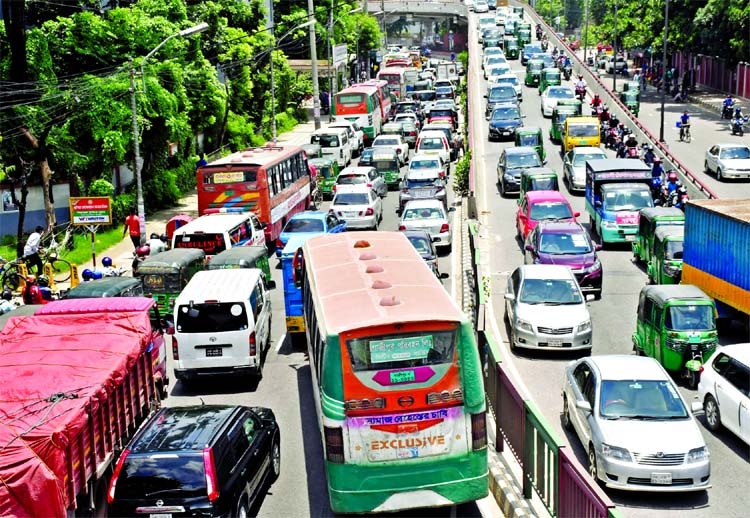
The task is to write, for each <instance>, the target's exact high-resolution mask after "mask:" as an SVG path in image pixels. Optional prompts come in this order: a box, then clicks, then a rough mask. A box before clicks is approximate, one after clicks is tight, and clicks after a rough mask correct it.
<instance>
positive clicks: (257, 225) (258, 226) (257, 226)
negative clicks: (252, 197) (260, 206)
mask: <svg viewBox="0 0 750 518" xmlns="http://www.w3.org/2000/svg"><path fill="white" fill-rule="evenodd" d="M251 220H252V222H253V228H254V229H255V230H263V225H262V224H261V222H260V220H259V219H258V218H256V217H255V216H252V218H251Z"/></svg>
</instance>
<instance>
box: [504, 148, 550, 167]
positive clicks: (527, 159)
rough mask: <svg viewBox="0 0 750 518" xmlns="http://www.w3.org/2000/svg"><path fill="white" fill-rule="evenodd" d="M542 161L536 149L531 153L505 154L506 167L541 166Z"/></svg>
mask: <svg viewBox="0 0 750 518" xmlns="http://www.w3.org/2000/svg"><path fill="white" fill-rule="evenodd" d="M541 166H542V161H541V160H539V155H538V154H537V152H536V151H534V152H532V153H524V154H508V155H507V163H506V168H507V169H520V168H527V167H541Z"/></svg>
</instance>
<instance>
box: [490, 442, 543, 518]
mask: <svg viewBox="0 0 750 518" xmlns="http://www.w3.org/2000/svg"><path fill="white" fill-rule="evenodd" d="M489 468H490V493H492V495H493V497H494V498H495V500H496V501H497V504H498V505H499V506H500V510H501V511H502V512H503V514H504V515H505V516H506V517H508V518H536V516H537V515H536V514H535V513H534V511H533V510H532V509H531V507H530V505H529V503H528V501H527V500H526V499H525V498H523V492H522V490H521V488H520V487H518V485H517V484H516V482H515V480H513V478H512V477H511V476H509V473H510V470H509V469H508V467H507V466H506V465H505V462H504V460H503V459H502V457H501V456H500V453H498V452H494V455H490V456H489Z"/></svg>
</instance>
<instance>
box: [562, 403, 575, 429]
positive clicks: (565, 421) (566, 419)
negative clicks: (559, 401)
mask: <svg viewBox="0 0 750 518" xmlns="http://www.w3.org/2000/svg"><path fill="white" fill-rule="evenodd" d="M562 425H563V428H565V429H566V430H568V431H572V430H573V423H572V422H571V421H570V408H569V405H568V398H567V397H565V396H563V416H562Z"/></svg>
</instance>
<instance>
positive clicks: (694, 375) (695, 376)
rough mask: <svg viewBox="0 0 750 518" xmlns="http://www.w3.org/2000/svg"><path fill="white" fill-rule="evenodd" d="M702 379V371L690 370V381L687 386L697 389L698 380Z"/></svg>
mask: <svg viewBox="0 0 750 518" xmlns="http://www.w3.org/2000/svg"><path fill="white" fill-rule="evenodd" d="M699 381H700V372H698V371H690V372H689V373H688V382H687V386H688V388H689V389H690V390H695V389H697V388H698V382H699Z"/></svg>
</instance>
